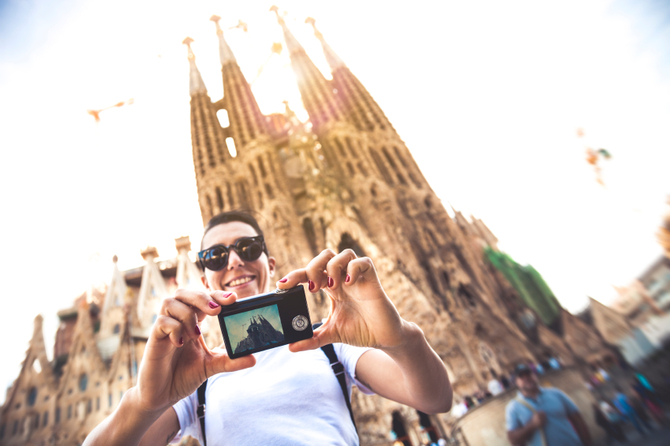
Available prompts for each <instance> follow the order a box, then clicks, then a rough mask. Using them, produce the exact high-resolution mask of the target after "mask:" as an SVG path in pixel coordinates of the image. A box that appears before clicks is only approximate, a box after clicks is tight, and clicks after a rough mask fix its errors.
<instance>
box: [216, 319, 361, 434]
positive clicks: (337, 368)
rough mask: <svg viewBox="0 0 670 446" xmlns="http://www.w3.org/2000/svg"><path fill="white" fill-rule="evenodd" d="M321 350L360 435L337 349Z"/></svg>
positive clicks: (325, 347)
mask: <svg viewBox="0 0 670 446" xmlns="http://www.w3.org/2000/svg"><path fill="white" fill-rule="evenodd" d="M321 325H322V324H321V323H320V322H319V323H316V324H314V325H312V330H316V329H317V328H319V327H320V326H321ZM321 350H323V352H324V353H325V354H326V356H327V357H328V361H330V367H332V369H333V373H335V377H336V378H337V381H338V382H339V383H340V388H341V389H342V395H343V396H344V401H345V402H346V403H347V409H349V416H350V417H351V422H352V423H353V425H354V429H356V433H358V427H357V426H356V421H355V420H354V411H353V410H352V409H351V401H350V400H349V392H348V391H347V380H346V378H345V376H344V366H343V365H342V363H341V362H340V360H339V359H338V358H337V354H336V353H335V348H334V347H333V344H328V345H324V346H323V347H321ZM205 446H207V445H205Z"/></svg>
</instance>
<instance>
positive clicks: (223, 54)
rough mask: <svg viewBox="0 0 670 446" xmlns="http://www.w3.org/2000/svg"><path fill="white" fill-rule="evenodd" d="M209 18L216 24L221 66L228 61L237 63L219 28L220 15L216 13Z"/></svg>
mask: <svg viewBox="0 0 670 446" xmlns="http://www.w3.org/2000/svg"><path fill="white" fill-rule="evenodd" d="M209 20H211V21H212V22H214V24H215V25H216V35H217V36H219V59H220V60H221V65H222V66H223V65H225V64H227V63H229V62H233V63H237V59H235V55H234V54H233V51H232V50H231V49H230V47H229V46H228V42H226V39H225V38H224V37H223V30H222V29H221V26H219V20H221V17H219V16H218V15H213V16H212V17H210V18H209Z"/></svg>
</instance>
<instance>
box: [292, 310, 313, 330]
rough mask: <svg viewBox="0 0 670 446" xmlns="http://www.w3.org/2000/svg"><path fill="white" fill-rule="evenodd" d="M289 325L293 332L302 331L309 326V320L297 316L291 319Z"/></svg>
mask: <svg viewBox="0 0 670 446" xmlns="http://www.w3.org/2000/svg"><path fill="white" fill-rule="evenodd" d="M291 325H292V326H293V329H294V330H295V331H303V330H304V329H306V328H307V326H308V325H309V320H308V319H307V318H306V317H305V316H303V315H302V314H299V315H297V316H296V317H294V318H293V322H292V323H291Z"/></svg>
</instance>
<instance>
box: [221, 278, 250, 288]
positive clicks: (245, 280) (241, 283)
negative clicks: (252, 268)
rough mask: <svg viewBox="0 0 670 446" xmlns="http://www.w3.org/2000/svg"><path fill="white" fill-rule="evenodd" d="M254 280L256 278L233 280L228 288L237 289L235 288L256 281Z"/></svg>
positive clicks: (228, 284)
mask: <svg viewBox="0 0 670 446" xmlns="http://www.w3.org/2000/svg"><path fill="white" fill-rule="evenodd" d="M254 278H255V276H244V277H238V278H237V279H233V280H231V281H230V282H228V283H227V284H226V286H230V287H235V286H240V285H244V284H245V283H249V282H251V281H252V280H254Z"/></svg>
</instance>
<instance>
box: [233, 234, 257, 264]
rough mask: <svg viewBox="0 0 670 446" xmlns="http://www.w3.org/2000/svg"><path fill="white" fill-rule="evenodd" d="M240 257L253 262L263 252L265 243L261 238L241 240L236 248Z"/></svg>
mask: <svg viewBox="0 0 670 446" xmlns="http://www.w3.org/2000/svg"><path fill="white" fill-rule="evenodd" d="M235 251H237V254H238V255H239V256H240V258H241V259H242V260H244V261H246V262H252V261H254V260H256V259H257V258H259V257H260V256H261V254H262V253H263V244H262V243H261V241H260V240H252V239H246V240H240V241H239V242H238V244H237V247H236V249H235Z"/></svg>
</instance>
